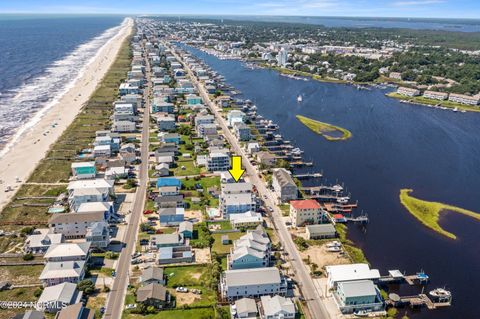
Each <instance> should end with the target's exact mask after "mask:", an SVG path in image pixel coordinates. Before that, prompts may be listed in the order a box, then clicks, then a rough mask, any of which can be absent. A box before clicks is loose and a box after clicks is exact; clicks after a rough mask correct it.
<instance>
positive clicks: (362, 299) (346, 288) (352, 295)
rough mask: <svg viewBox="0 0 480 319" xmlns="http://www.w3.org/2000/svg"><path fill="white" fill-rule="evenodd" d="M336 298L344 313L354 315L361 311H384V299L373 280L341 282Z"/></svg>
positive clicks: (338, 285)
mask: <svg viewBox="0 0 480 319" xmlns="http://www.w3.org/2000/svg"><path fill="white" fill-rule="evenodd" d="M335 298H336V299H337V302H338V304H339V306H340V310H341V312H342V313H353V312H356V311H360V310H365V311H369V312H370V311H381V310H383V309H384V303H383V299H382V297H381V295H380V292H379V291H378V288H377V286H375V285H374V284H373V281H372V280H352V281H343V282H339V283H338V284H337V290H336V291H335Z"/></svg>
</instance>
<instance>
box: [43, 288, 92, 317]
mask: <svg viewBox="0 0 480 319" xmlns="http://www.w3.org/2000/svg"><path fill="white" fill-rule="evenodd" d="M82 295H83V293H82V292H81V291H78V290H77V285H76V284H73V283H69V282H65V283H62V284H59V285H55V286H51V287H46V288H45V289H43V292H42V294H41V295H40V298H39V299H38V302H37V306H36V307H35V308H36V309H37V310H40V311H46V312H57V311H59V310H60V309H62V308H63V307H64V306H68V305H73V304H76V303H79V302H80V300H81V299H82ZM72 319H73V318H72Z"/></svg>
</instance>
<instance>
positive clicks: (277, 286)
mask: <svg viewBox="0 0 480 319" xmlns="http://www.w3.org/2000/svg"><path fill="white" fill-rule="evenodd" d="M220 285H221V292H222V296H223V297H224V298H226V299H229V300H234V299H238V298H242V297H260V296H264V295H276V294H278V295H284V294H285V293H286V292H287V282H286V280H285V278H284V277H283V276H282V275H281V274H280V271H279V270H278V268H276V267H266V268H250V269H234V270H227V271H225V272H224V273H223V274H222V278H221V284H220Z"/></svg>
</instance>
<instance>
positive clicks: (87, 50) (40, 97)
mask: <svg viewBox="0 0 480 319" xmlns="http://www.w3.org/2000/svg"><path fill="white" fill-rule="evenodd" d="M125 23H127V20H124V21H123V22H122V24H121V25H119V26H116V27H113V28H110V29H107V30H105V31H104V32H103V33H102V34H100V35H99V36H97V37H95V38H93V39H91V40H89V41H88V42H86V43H83V44H81V45H79V46H78V47H77V48H76V49H75V50H73V51H72V52H69V53H67V55H66V56H65V57H63V58H62V59H60V60H57V61H55V62H53V63H52V64H50V65H49V66H48V67H47V68H46V69H45V71H44V72H43V73H42V74H41V75H39V76H36V77H34V78H32V79H29V80H28V81H27V82H25V83H23V84H22V85H21V86H19V87H17V88H15V89H13V90H9V91H7V92H2V93H1V94H0V158H1V157H3V156H4V155H5V154H6V153H7V152H8V151H9V150H10V149H11V148H12V147H13V146H14V145H15V143H16V142H17V141H18V139H19V138H20V137H21V136H22V135H23V134H24V133H25V132H26V131H28V130H29V129H31V128H32V127H33V126H34V125H35V124H37V123H38V122H39V121H40V119H41V118H42V117H43V116H44V115H45V113H46V112H47V111H48V110H49V109H50V108H51V107H52V106H53V105H55V104H56V103H57V102H58V101H59V100H60V98H61V97H62V96H63V95H64V94H65V93H67V92H68V90H69V89H71V88H72V87H73V86H74V84H75V82H76V81H77V80H78V79H79V78H81V76H82V75H83V73H84V71H85V68H86V67H87V66H88V65H89V64H90V63H91V62H92V61H93V60H94V59H95V58H96V56H97V54H98V52H99V51H100V49H101V48H102V47H103V46H104V45H105V44H106V43H107V42H108V41H109V40H110V39H112V38H113V37H114V36H115V35H116V34H117V33H118V31H119V30H120V29H121V28H122V27H123V25H124V24H125Z"/></svg>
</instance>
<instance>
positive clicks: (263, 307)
mask: <svg viewBox="0 0 480 319" xmlns="http://www.w3.org/2000/svg"><path fill="white" fill-rule="evenodd" d="M295 314H296V309H295V303H294V302H293V300H292V299H291V298H285V297H282V296H273V297H271V296H262V297H260V318H262V319H294V318H295Z"/></svg>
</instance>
